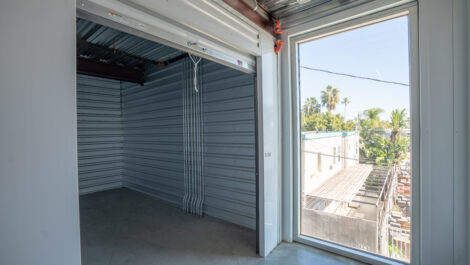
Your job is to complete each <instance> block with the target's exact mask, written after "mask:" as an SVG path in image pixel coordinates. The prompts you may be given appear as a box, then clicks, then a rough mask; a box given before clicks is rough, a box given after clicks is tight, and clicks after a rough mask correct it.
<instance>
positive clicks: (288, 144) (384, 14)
mask: <svg viewBox="0 0 470 265" xmlns="http://www.w3.org/2000/svg"><path fill="white" fill-rule="evenodd" d="M364 8H367V7H365V6H363V7H361V9H360V10H359V11H362V12H364V11H365V10H367V9H364ZM368 8H369V11H368V12H365V13H361V12H359V13H358V14H355V13H357V12H358V10H351V11H348V12H344V13H342V14H337V15H335V16H332V17H331V18H329V19H326V20H322V21H317V23H315V24H313V25H310V28H311V30H307V29H305V27H304V28H303V29H302V30H301V31H300V33H298V34H291V35H290V36H289V37H288V38H287V42H288V50H287V51H286V52H285V53H284V55H283V60H284V62H286V60H287V61H288V62H289V64H288V65H284V66H283V78H284V80H283V85H284V86H287V87H289V88H290V89H285V90H284V100H283V103H284V108H283V109H284V111H285V112H287V113H288V114H290V117H286V116H287V115H286V116H284V117H285V118H284V124H283V128H284V129H283V130H284V131H283V133H284V136H285V138H284V143H283V148H284V154H285V155H284V157H283V159H284V161H283V163H284V166H285V170H284V171H283V173H284V179H283V221H284V222H283V229H284V230H283V237H284V240H286V241H298V242H301V243H305V244H308V245H312V246H315V247H318V248H321V249H325V250H328V251H331V252H334V253H338V254H340V255H343V256H347V257H351V258H354V259H357V260H361V261H364V262H368V263H374V264H395V263H401V262H398V261H394V260H391V259H388V258H384V257H382V256H379V255H375V254H371V253H367V252H364V251H360V250H355V249H352V248H348V247H344V246H341V245H338V244H334V243H331V242H327V241H324V240H319V239H312V238H310V237H306V236H302V235H300V229H299V228H300V220H299V219H300V218H299V216H300V209H299V207H300V203H299V194H300V183H299V182H300V181H299V173H300V172H299V169H300V159H299V154H300V153H299V150H300V146H299V145H300V140H299V139H300V138H299V135H300V129H299V128H300V117H299V110H300V102H299V85H298V84H299V80H298V58H297V57H298V56H297V55H298V51H297V44H298V43H299V42H301V41H305V40H308V39H312V38H318V37H321V36H322V35H330V34H332V33H335V32H341V31H345V30H349V29H352V28H356V27H359V26H363V25H367V24H371V23H375V22H379V21H382V20H386V19H391V18H393V17H398V16H403V15H408V16H409V34H410V38H409V39H410V91H411V94H410V96H411V123H412V149H413V153H412V161H414V164H415V166H414V167H413V168H412V171H413V172H412V175H413V179H412V197H413V198H412V201H413V209H412V227H414V228H415V229H413V230H412V242H413V248H412V263H413V264H419V257H420V255H419V254H420V247H419V246H420V227H421V226H420V214H419V213H420V201H419V199H420V167H421V166H420V156H419V155H420V152H419V150H420V137H419V136H420V119H419V118H420V91H419V89H420V88H419V83H418V82H419V73H418V70H419V69H418V24H417V22H418V19H417V5H416V3H403V2H399V1H397V2H395V3H394V5H393V6H390V2H388V5H385V4H384V3H383V2H382V6H377V3H374V5H370V6H369V7H368ZM286 68H287V69H286ZM286 90H287V91H286ZM285 114H286V113H285ZM286 134H287V135H286ZM286 150H288V151H289V152H286Z"/></svg>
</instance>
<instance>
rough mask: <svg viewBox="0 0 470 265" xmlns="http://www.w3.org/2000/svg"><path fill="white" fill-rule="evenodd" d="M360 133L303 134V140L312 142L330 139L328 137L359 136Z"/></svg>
mask: <svg viewBox="0 0 470 265" xmlns="http://www.w3.org/2000/svg"><path fill="white" fill-rule="evenodd" d="M358 133H359V132H358V131H351V132H303V133H302V140H311V139H319V138H328V137H340V136H341V137H345V136H350V135H356V134H358Z"/></svg>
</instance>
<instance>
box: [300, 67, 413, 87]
mask: <svg viewBox="0 0 470 265" xmlns="http://www.w3.org/2000/svg"><path fill="white" fill-rule="evenodd" d="M300 68H304V69H307V70H311V71H317V72H323V73H327V74H333V75H342V76H347V77H352V78H359V79H365V80H370V81H375V82H381V83H387V84H393V85H399V86H410V85H409V84H405V83H400V82H395V81H387V80H380V79H376V78H372V77H366V76H358V75H351V74H345V73H338V72H333V71H329V70H324V69H318V68H312V67H308V66H300Z"/></svg>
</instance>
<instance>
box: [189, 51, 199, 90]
mask: <svg viewBox="0 0 470 265" xmlns="http://www.w3.org/2000/svg"><path fill="white" fill-rule="evenodd" d="M188 54H189V58H191V61H193V63H194V78H193V83H194V91H196V93H198V92H199V90H198V89H197V65H198V63H199V62H200V61H201V57H199V59H198V60H197V61H196V60H195V59H194V58H193V55H192V54H190V53H188Z"/></svg>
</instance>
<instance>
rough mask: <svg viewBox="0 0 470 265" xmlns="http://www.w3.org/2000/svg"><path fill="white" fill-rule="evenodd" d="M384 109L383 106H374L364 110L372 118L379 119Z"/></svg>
mask: <svg viewBox="0 0 470 265" xmlns="http://www.w3.org/2000/svg"><path fill="white" fill-rule="evenodd" d="M383 112H384V110H383V109H381V108H372V109H368V110H365V111H364V115H366V116H367V118H369V119H371V120H378V119H379V114H381V113H383Z"/></svg>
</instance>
